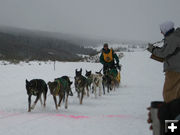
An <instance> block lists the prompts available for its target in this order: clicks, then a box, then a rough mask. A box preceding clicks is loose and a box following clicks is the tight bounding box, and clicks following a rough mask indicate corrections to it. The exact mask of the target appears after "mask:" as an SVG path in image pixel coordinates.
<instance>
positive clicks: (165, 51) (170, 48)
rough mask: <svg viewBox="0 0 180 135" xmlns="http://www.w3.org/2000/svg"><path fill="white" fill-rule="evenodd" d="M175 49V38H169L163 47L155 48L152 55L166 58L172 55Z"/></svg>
mask: <svg viewBox="0 0 180 135" xmlns="http://www.w3.org/2000/svg"><path fill="white" fill-rule="evenodd" d="M176 48H177V40H176V39H175V38H169V39H167V40H165V42H164V45H163V47H161V48H159V47H156V48H154V49H153V51H152V54H154V55H155V56H157V57H160V58H166V57H168V56H170V55H172V54H173V53H174V52H175V50H176Z"/></svg>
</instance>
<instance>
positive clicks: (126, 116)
mask: <svg viewBox="0 0 180 135" xmlns="http://www.w3.org/2000/svg"><path fill="white" fill-rule="evenodd" d="M104 117H108V118H114V117H115V118H132V117H131V116H128V115H106V116H104Z"/></svg>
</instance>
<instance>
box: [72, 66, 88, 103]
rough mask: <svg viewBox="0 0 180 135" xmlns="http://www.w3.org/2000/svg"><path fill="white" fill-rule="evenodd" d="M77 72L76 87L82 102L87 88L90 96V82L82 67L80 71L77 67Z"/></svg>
mask: <svg viewBox="0 0 180 135" xmlns="http://www.w3.org/2000/svg"><path fill="white" fill-rule="evenodd" d="M75 74H76V76H75V77H74V79H75V89H76V91H77V93H78V97H79V98H80V104H82V101H83V97H84V94H85V88H86V89H87V96H89V89H88V83H87V79H86V77H84V76H83V75H82V69H80V71H77V69H76V72H75Z"/></svg>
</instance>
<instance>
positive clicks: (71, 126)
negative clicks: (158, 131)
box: [0, 51, 164, 135]
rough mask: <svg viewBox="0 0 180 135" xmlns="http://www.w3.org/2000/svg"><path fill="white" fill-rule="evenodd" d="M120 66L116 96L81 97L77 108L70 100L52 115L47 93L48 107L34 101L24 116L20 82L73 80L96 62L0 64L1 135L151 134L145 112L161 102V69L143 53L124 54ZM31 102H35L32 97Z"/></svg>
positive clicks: (74, 99)
mask: <svg viewBox="0 0 180 135" xmlns="http://www.w3.org/2000/svg"><path fill="white" fill-rule="evenodd" d="M124 55H125V56H124V57H123V58H122V59H121V61H120V63H121V64H122V65H123V67H122V71H121V77H122V81H121V86H120V88H118V89H117V90H116V91H112V92H111V93H109V94H106V95H103V96H101V97H98V98H95V97H94V95H92V94H91V95H90V97H89V98H88V97H85V98H84V100H83V105H80V104H79V100H78V98H77V96H76V93H75V91H74V88H73V86H72V89H73V91H74V96H73V97H69V106H68V109H65V108H64V104H62V106H61V108H60V109H59V110H55V106H54V102H53V98H52V96H51V95H50V94H49V92H48V98H47V106H46V108H43V107H41V105H40V103H39V102H38V104H37V106H36V107H35V109H34V110H32V112H30V113H29V112H27V107H28V100H27V94H26V89H25V79H28V80H31V79H34V78H42V79H44V80H45V81H46V82H48V81H52V80H53V79H54V78H56V77H60V76H62V75H68V76H70V77H71V78H70V79H71V80H72V81H73V78H74V76H75V69H76V68H77V69H80V68H82V69H83V74H84V73H85V70H92V71H93V72H95V71H99V70H100V69H101V68H102V65H101V64H99V63H85V62H56V70H55V71H54V68H53V63H51V62H47V63H44V62H41V64H39V62H31V63H30V64H28V63H20V64H18V65H12V64H10V65H3V64H2V62H1V64H0V75H1V77H0V135H50V134H51V135H152V132H151V131H149V125H148V124H147V123H146V120H147V110H146V108H147V107H148V106H149V105H150V102H151V101H153V100H162V94H161V93H162V87H163V82H164V74H163V72H162V64H161V63H158V62H155V61H153V60H151V59H150V58H149V56H150V54H149V53H148V52H146V51H144V52H142V51H141V52H125V53H124ZM33 100H34V98H33Z"/></svg>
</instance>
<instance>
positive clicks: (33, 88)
mask: <svg viewBox="0 0 180 135" xmlns="http://www.w3.org/2000/svg"><path fill="white" fill-rule="evenodd" d="M26 90H27V94H28V112H31V109H34V108H35V105H36V103H37V102H38V100H39V99H40V101H41V104H42V99H41V95H42V94H43V97H44V103H43V105H44V107H45V106H46V95H47V91H48V88H47V84H46V82H45V81H44V80H42V79H33V80H31V81H28V80H27V79H26ZM32 95H33V96H36V99H35V101H34V104H33V105H32V106H31V96H32Z"/></svg>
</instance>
